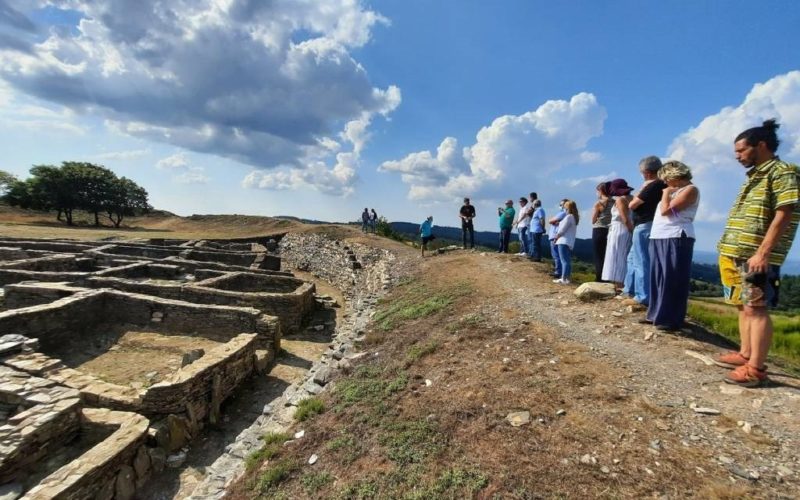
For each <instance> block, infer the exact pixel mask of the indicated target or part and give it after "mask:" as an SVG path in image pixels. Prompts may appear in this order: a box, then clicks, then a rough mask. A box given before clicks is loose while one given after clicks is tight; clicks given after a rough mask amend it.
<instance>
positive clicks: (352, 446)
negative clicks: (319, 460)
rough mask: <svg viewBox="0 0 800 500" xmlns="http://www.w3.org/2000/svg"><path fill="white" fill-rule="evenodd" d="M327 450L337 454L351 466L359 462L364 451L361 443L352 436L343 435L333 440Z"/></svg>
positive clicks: (329, 442)
mask: <svg viewBox="0 0 800 500" xmlns="http://www.w3.org/2000/svg"><path fill="white" fill-rule="evenodd" d="M326 448H327V449H328V450H330V451H332V452H334V453H336V454H337V456H338V458H339V460H341V461H342V462H343V463H345V464H351V463H353V462H355V461H356V460H358V457H360V456H361V455H362V454H363V452H364V450H363V449H362V447H361V444H360V441H359V440H357V439H356V438H355V436H353V435H352V434H348V433H345V434H342V435H341V436H339V437H336V438H333V439H331V440H330V441H328V444H327V445H326Z"/></svg>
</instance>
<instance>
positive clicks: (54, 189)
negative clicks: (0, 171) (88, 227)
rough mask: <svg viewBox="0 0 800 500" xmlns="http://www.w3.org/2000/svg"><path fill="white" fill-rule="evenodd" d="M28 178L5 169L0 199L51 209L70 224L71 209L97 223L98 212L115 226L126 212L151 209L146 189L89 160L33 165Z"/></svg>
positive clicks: (10, 202) (98, 223) (20, 204)
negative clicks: (85, 214)
mask: <svg viewBox="0 0 800 500" xmlns="http://www.w3.org/2000/svg"><path fill="white" fill-rule="evenodd" d="M30 174H31V176H30V178H28V179H26V180H24V181H23V180H18V179H16V178H9V177H8V175H7V173H6V175H5V176H0V182H1V183H2V184H0V188H1V189H0V192H4V194H3V196H2V199H3V201H5V202H6V203H8V204H9V205H11V206H19V207H22V208H30V209H34V210H54V211H56V212H57V216H56V218H57V219H58V220H62V217H64V220H65V221H66V223H67V225H70V226H72V225H74V220H73V212H74V211H75V210H85V211H86V212H89V213H90V214H92V215H93V216H94V225H95V226H99V225H100V214H103V215H104V216H105V217H108V219H109V220H110V221H111V223H112V224H113V225H114V227H119V226H120V224H121V223H122V220H123V219H124V218H125V217H126V216H129V215H135V214H137V213H144V212H147V211H149V210H151V209H152V207H151V206H150V205H148V203H147V191H145V190H144V188H143V187H141V186H139V185H138V184H136V183H135V182H133V181H132V180H130V179H128V178H126V177H117V175H116V174H115V173H114V172H112V171H111V170H109V169H107V168H105V167H102V166H99V165H93V164H91V163H83V162H70V161H67V162H63V163H62V164H61V166H60V167H55V166H52V165H37V166H34V167H33V168H31V170H30Z"/></svg>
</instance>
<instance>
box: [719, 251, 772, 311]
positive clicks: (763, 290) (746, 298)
mask: <svg viewBox="0 0 800 500" xmlns="http://www.w3.org/2000/svg"><path fill="white" fill-rule="evenodd" d="M780 273H781V267H780V266H776V265H773V264H770V265H769V266H768V267H767V272H766V274H761V275H750V274H749V273H748V272H747V261H746V260H742V259H734V258H733V257H728V256H726V255H720V256H719V275H720V278H721V279H722V289H723V296H724V298H725V303H727V304H733V305H736V306H742V305H745V306H750V307H775V306H777V305H778V291H779V289H780Z"/></svg>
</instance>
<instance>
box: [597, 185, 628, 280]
mask: <svg viewBox="0 0 800 500" xmlns="http://www.w3.org/2000/svg"><path fill="white" fill-rule="evenodd" d="M631 191H633V188H632V187H630V186H628V183H627V182H626V181H625V179H614V180H613V181H611V184H610V185H609V186H608V194H609V195H611V198H612V200H614V201H613V206H612V207H611V225H610V226H609V227H608V246H607V247H606V256H605V259H604V260H603V281H611V282H613V283H614V288H615V289H616V291H617V292H618V293H619V291H620V290H622V282H623V281H625V271H626V270H627V267H626V266H627V261H628V251H629V250H630V249H631V232H632V231H633V216H632V214H631V209H630V208H629V207H628V203H630V201H631Z"/></svg>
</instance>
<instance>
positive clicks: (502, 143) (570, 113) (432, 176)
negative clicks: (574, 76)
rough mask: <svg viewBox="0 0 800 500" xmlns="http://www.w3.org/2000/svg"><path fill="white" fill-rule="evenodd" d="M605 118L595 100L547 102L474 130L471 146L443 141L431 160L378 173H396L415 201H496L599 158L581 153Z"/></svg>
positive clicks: (421, 157)
mask: <svg viewBox="0 0 800 500" xmlns="http://www.w3.org/2000/svg"><path fill="white" fill-rule="evenodd" d="M605 119H606V111H605V109H604V108H603V107H602V106H601V105H600V104H599V103H598V102H597V99H596V98H595V96H594V95H592V94H589V93H580V94H576V95H575V96H573V97H572V98H571V99H570V100H569V101H565V100H551V101H547V102H545V103H544V104H542V105H541V106H539V107H538V108H537V109H535V110H533V111H529V112H526V113H523V114H521V115H506V116H501V117H498V118H496V119H495V120H494V121H493V122H492V123H491V124H490V125H488V126H486V127H483V128H482V129H481V130H479V131H478V133H477V135H476V138H475V143H474V144H472V145H471V146H468V147H464V148H459V146H458V142H457V140H456V139H455V138H453V137H448V138H446V139H444V141H442V143H441V144H440V145H439V148H438V149H437V151H436V154H435V155H434V154H432V153H431V152H429V151H420V152H416V153H411V154H409V155H408V156H406V157H405V158H402V159H400V160H393V161H386V162H384V163H383V164H381V166H380V167H379V170H380V171H382V172H389V173H399V174H400V175H401V179H402V180H403V182H405V183H406V184H408V185H409V198H411V199H415V200H428V201H437V200H441V201H444V200H451V199H455V198H458V197H460V196H463V195H465V194H471V195H472V196H473V197H475V198H479V197H488V196H496V195H498V194H500V193H503V192H505V193H507V192H509V189H511V190H512V191H513V190H517V189H518V187H517V186H518V184H519V182H520V181H525V183H527V185H530V186H533V185H542V184H543V183H544V181H545V179H546V178H547V177H548V176H549V175H550V174H551V173H553V172H554V171H556V170H558V169H560V168H562V167H564V166H566V165H574V164H580V163H589V162H592V161H597V160H598V159H599V158H600V155H599V154H598V153H595V152H592V151H589V150H587V149H586V148H587V144H588V142H589V141H590V140H591V139H592V138H594V137H597V136H600V135H601V134H602V133H603V123H604V121H605Z"/></svg>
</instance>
